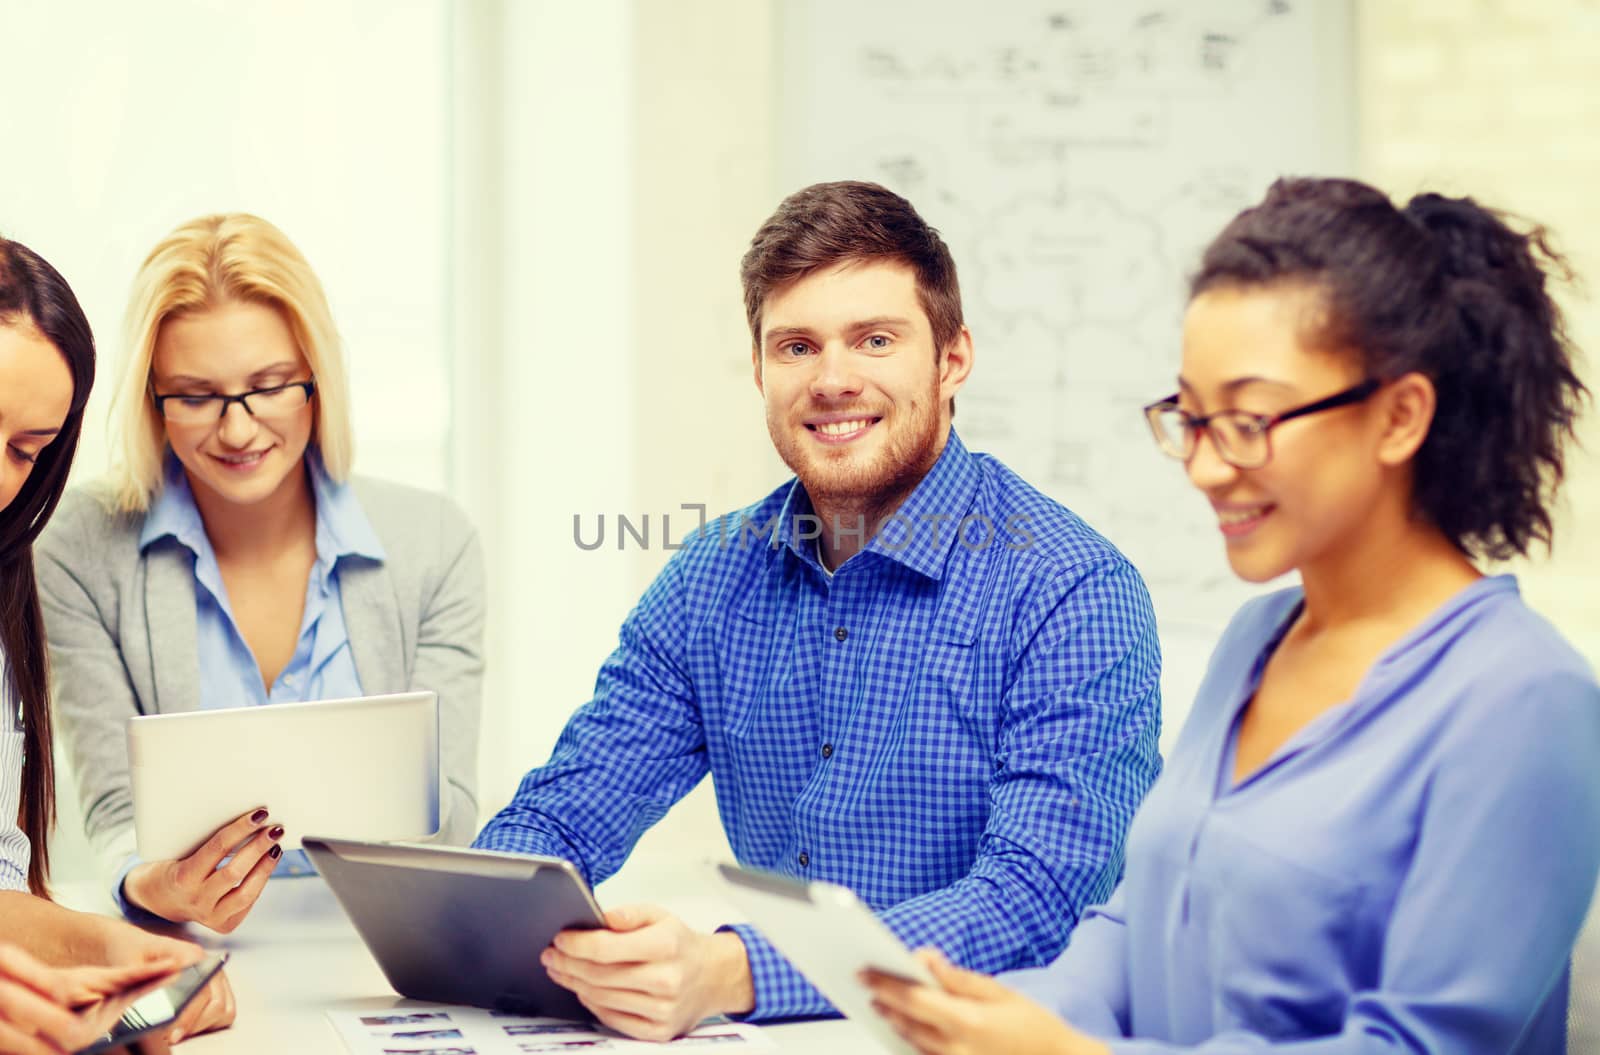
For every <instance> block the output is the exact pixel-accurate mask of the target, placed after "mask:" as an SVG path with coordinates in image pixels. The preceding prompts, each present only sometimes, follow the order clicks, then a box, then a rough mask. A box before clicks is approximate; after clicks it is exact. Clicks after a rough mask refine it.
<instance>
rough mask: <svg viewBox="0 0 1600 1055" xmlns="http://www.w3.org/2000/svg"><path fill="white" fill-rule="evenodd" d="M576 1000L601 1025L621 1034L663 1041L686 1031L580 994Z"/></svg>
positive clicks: (639, 1038) (658, 1041)
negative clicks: (620, 1009)
mask: <svg viewBox="0 0 1600 1055" xmlns="http://www.w3.org/2000/svg"><path fill="white" fill-rule="evenodd" d="M578 1000H579V1002H580V1003H582V1004H583V1006H584V1007H586V1008H588V1009H589V1013H590V1014H592V1015H594V1017H595V1018H596V1019H597V1020H598V1021H599V1022H600V1024H601V1025H603V1026H608V1027H610V1028H611V1029H614V1030H616V1031H617V1032H618V1033H621V1034H622V1035H623V1036H627V1037H634V1038H636V1039H638V1040H649V1041H655V1042H656V1043H664V1042H666V1041H669V1040H672V1039H673V1038H675V1037H677V1036H678V1034H679V1032H687V1031H686V1030H684V1031H679V1030H675V1029H674V1028H673V1027H672V1025H671V1023H669V1022H666V1021H662V1020H660V1019H653V1018H644V1017H641V1016H639V1015H635V1014H631V1013H629V1012H627V1011H618V1010H616V1009H615V1008H612V1007H609V1006H607V1005H606V1004H604V1003H601V1002H598V1001H594V1002H591V1001H590V1000H589V999H586V998H585V997H584V996H583V995H581V994H580V995H579V996H578Z"/></svg>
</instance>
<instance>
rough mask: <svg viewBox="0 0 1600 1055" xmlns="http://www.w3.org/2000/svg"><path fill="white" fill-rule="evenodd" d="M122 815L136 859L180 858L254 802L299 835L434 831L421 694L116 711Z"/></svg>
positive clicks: (427, 707)
mask: <svg viewBox="0 0 1600 1055" xmlns="http://www.w3.org/2000/svg"><path fill="white" fill-rule="evenodd" d="M128 760H129V764H130V767H131V776H132V780H133V823H134V829H135V831H136V833H137V835H138V847H139V856H140V857H142V858H144V859H145V860H146V861H162V860H168V859H172V858H180V857H187V856H188V855H189V854H191V853H193V852H194V851H195V850H197V849H198V848H199V847H200V844H201V843H203V842H205V841H206V839H208V838H210V836H211V834H212V833H213V832H215V831H216V830H217V829H218V828H220V827H222V826H223V825H224V824H227V823H228V822H229V821H231V820H233V819H235V818H236V817H238V816H239V815H240V814H243V813H248V812H249V811H250V810H252V809H255V808H256V807H258V806H265V807H267V809H268V810H270V811H271V816H272V819H273V820H274V821H276V822H277V823H279V824H281V825H283V826H284V829H285V834H284V837H283V840H282V846H283V848H284V849H285V850H293V849H297V848H298V847H299V846H300V837H301V836H302V835H304V834H306V833H307V832H316V833H317V834H319V835H346V836H353V837H359V838H363V839H382V840H388V839H424V838H427V837H428V836H431V835H433V834H435V833H437V832H438V830H439V782H440V774H439V701H438V697H436V696H435V695H434V694H433V693H431V692H406V693H396V694H394V695H391V696H364V697H359V698H356V699H349V700H322V701H319V702H316V703H274V704H268V705H265V706H260V707H236V708H232V709H229V710H217V711H189V712H185V713H182V714H157V715H144V716H140V717H136V718H130V719H128Z"/></svg>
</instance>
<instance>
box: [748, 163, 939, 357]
mask: <svg viewBox="0 0 1600 1055" xmlns="http://www.w3.org/2000/svg"><path fill="white" fill-rule="evenodd" d="M860 260H895V261H899V262H901V263H903V264H906V265H908V266H909V267H910V268H911V270H912V272H913V273H914V274H915V276H916V282H917V301H918V303H920V304H921V305H922V310H923V312H924V313H925V314H926V315H927V316H928V321H929V323H931V324H932V326H933V340H934V347H935V349H936V350H938V351H943V350H944V348H945V347H946V346H948V345H949V343H950V342H951V341H953V340H955V339H956V337H957V336H959V335H960V333H961V325H962V318H961V287H960V284H959V283H958V282H957V281H956V263H955V260H954V259H953V258H952V257H951V256H950V249H949V247H948V246H946V245H945V244H944V239H942V238H940V237H939V232H938V231H936V230H934V229H933V228H932V227H929V226H928V224H927V223H926V222H925V221H924V220H923V219H922V217H921V216H919V215H917V210H916V209H913V208H912V207H911V203H910V202H908V201H906V200H905V199H904V198H902V197H900V195H898V194H895V193H894V192H893V191H890V190H887V189H885V188H883V187H880V186H879V185H878V184H876V183H863V182H859V181H855V180H848V181H844V182H839V183H814V184H812V185H811V186H809V187H806V188H804V189H803V190H798V191H795V192H794V193H793V194H791V195H789V196H788V197H787V198H785V199H784V200H783V202H782V204H780V205H779V206H778V209H777V211H776V212H774V213H773V214H772V215H771V216H770V217H768V218H767V221H766V223H763V224H762V225H761V229H760V230H758V231H757V232H756V235H755V237H754V238H752V239H751V240H750V249H749V251H748V252H746V253H745V254H744V259H743V260H742V261H741V262H740V265H739V278H740V281H742V282H743V283H744V310H745V315H746V317H747V318H748V319H749V320H750V337H751V340H752V341H754V342H755V344H757V345H760V343H761V309H762V307H763V306H764V305H765V304H766V302H767V298H768V297H770V296H771V295H772V294H773V293H774V292H776V291H777V290H779V289H782V288H783V287H785V286H787V285H789V284H790V283H792V282H795V281H797V280H799V279H802V278H804V277H805V276H807V275H809V274H811V273H812V272H814V271H817V270H819V269H821V268H825V267H832V266H833V265H835V264H840V263H844V262H846V261H860Z"/></svg>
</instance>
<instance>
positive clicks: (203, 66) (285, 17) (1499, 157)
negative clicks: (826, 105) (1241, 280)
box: [0, 0, 1600, 893]
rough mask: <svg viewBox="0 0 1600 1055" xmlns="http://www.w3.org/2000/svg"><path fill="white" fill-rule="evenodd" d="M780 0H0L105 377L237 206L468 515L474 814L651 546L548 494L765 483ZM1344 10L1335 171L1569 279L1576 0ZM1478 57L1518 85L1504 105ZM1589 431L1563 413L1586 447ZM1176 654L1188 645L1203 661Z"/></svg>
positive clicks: (41, 163) (361, 392) (1, 182)
mask: <svg viewBox="0 0 1600 1055" xmlns="http://www.w3.org/2000/svg"><path fill="white" fill-rule="evenodd" d="M777 10H778V8H777V5H776V3H774V0H675V2H673V3H658V2H653V0H589V2H586V3H583V4H573V3H564V2H560V0H463V2H457V3H451V2H447V0H408V2H406V3H400V4H396V3H392V2H384V0H323V2H312V0H275V2H274V3H272V4H255V5H246V4H238V3H232V2H227V0H148V2H144V3H140V4H126V3H120V2H116V0H56V2H51V3H43V2H30V0H24V2H20V3H19V2H15V0H13V2H8V3H7V4H5V5H4V6H3V7H0V40H4V41H5V42H6V44H7V47H6V58H7V80H8V83H10V84H12V85H20V86H25V87H24V88H23V89H21V90H19V91H18V92H16V93H14V94H13V97H12V100H11V101H10V102H9V103H8V104H7V106H5V107H4V108H0V232H4V233H5V234H7V235H8V236H11V237H15V238H18V239H21V240H23V241H25V242H27V243H29V244H30V245H32V246H34V248H36V249H38V250H39V251H40V252H42V253H43V254H44V255H45V256H46V257H47V258H49V259H51V260H52V261H53V262H54V263H56V264H57V265H58V266H59V267H60V268H61V270H62V271H63V272H64V273H65V274H66V275H67V277H68V278H69V280H71V281H72V282H73V284H74V287H75V288H76V289H77V290H78V292H79V294H80V296H81V297H82V298H83V300H84V302H85V306H86V308H87V309H88V311H89V314H90V317H91V321H92V322H93V323H94V325H95V328H96V332H97V334H98V335H99V337H100V340H101V347H102V353H103V356H104V361H105V364H106V365H105V367H104V368H103V370H102V376H103V377H106V376H109V372H110V364H111V362H112V361H113V360H114V359H115V356H116V352H117V347H118V344H119V340H118V331H117V328H118V323H119V321H120V316H121V312H122V307H123V301H124V298H125V296H126V291H127V288H128V284H129V281H130V279H131V276H132V274H133V271H134V269H135V268H136V267H137V265H138V262H139V260H140V259H141V257H142V256H143V254H144V253H145V252H146V251H147V250H148V248H149V247H150V245H151V244H153V243H154V241H155V240H156V239H157V238H158V237H159V236H160V235H161V234H162V233H164V232H165V231H166V230H168V229H169V228H170V227H171V226H173V225H174V224H176V223H177V222H179V221H181V220H183V219H186V218H188V217H190V216H193V215H196V214H199V213H202V212H206V211H212V210H218V209H237V208H243V209H250V210H253V211H256V212H259V213H261V214H262V215H265V216H267V217H268V218H270V219H272V220H274V221H275V222H277V223H279V224H280V225H281V226H283V227H284V229H285V230H286V231H288V233H289V234H290V236H291V237H293V238H294V239H295V240H296V241H297V242H298V243H299V244H300V246H301V247H302V248H303V249H304V250H305V251H306V253H307V255H308V256H309V257H310V259H311V261H312V263H313V265H314V266H315V267H316V268H317V270H318V272H319V274H321V276H322V277H323V280H324V283H325V285H326V286H327V288H328V291H329V294H330V296H331V298H332V301H333V304H334V310H335V314H336V317H337V319H338V322H339V323H340V326H341V329H342V331H343V333H344V335H345V337H346V340H347V344H348V346H349V357H350V361H351V369H352V373H353V374H354V380H355V391H356V414H357V431H358V457H357V466H358V469H359V470H360V471H364V472H370V473H375V474H379V475H387V476H392V477H395V478H399V479H404V480H408V481H411V482H415V483H419V484H422V485H425V486H437V487H444V488H446V489H448V490H450V491H451V492H452V493H453V494H455V495H456V496H457V497H458V498H459V499H460V500H461V501H462V502H463V504H464V505H465V506H466V507H467V509H468V511H469V513H470V514H471V515H472V516H473V518H474V520H475V521H476V523H477V524H478V526H479V529H480V531H481V532H482V535H483V538H484V542H485V547H486V551H487V555H488V560H489V568H490V582H489V604H490V609H489V611H490V623H489V642H488V649H489V664H490V665H489V675H488V680H487V686H486V694H485V701H484V706H485V722H484V737H483V745H482V773H481V786H482V803H483V806H484V813H485V816H487V814H488V813H489V812H490V811H492V810H493V809H495V808H496V807H498V806H499V805H500V804H501V803H502V802H503V801H504V800H505V799H506V798H507V797H508V796H509V795H510V794H511V792H512V790H513V788H514V786H515V783H516V780H517V779H518V777H520V775H521V774H522V772H524V771H525V770H526V769H527V768H528V767H529V766H531V765H533V764H536V763H537V762H539V761H542V759H543V758H544V757H545V755H546V754H547V753H548V751H549V748H550V746H551V744H552V743H553V742H554V740H555V737H556V735H557V734H558V732H559V730H560V728H561V725H562V724H563V722H564V721H565V719H566V717H567V715H568V714H569V713H570V711H571V710H572V709H573V707H575V706H577V705H578V704H580V703H581V702H582V701H583V700H585V699H586V698H587V697H588V694H589V692H590V689H591V687H592V683H593V679H594V674H595V671H596V669H597V668H598V665H599V663H600V661H601V660H602V659H603V657H604V656H605V654H606V653H607V652H608V651H609V649H610V648H611V647H612V645H613V643H614V641H615V636H616V630H617V626H618V624H619V623H620V622H621V620H622V618H623V616H624V615H625V614H626V612H627V610H628V608H629V607H630V606H631V604H632V603H633V602H634V601H635V600H636V599H637V597H638V595H639V592H640V591H641V590H642V589H643V587H644V585H645V584H646V583H647V582H648V581H649V579H650V578H651V576H653V575H654V573H655V572H656V571H657V570H658V569H659V567H660V565H661V564H662V563H663V562H664V560H665V559H666V557H667V555H668V554H667V553H666V551H665V550H663V549H661V548H660V547H659V545H657V546H656V547H655V548H653V549H651V550H650V551H647V552H645V551H640V550H638V549H636V548H630V549H628V550H626V551H622V552H619V551H617V550H616V549H615V548H614V545H609V544H608V546H607V547H605V548H604V549H602V550H600V551H596V552H592V553H591V552H584V551H581V550H579V549H578V548H577V546H576V545H575V544H574V543H573V541H572V517H573V515H574V514H578V515H580V516H583V517H584V518H585V522H586V523H593V520H594V518H595V517H596V516H599V515H601V514H604V515H606V516H607V517H609V518H614V517H615V516H617V515H618V514H623V513H626V514H629V515H630V516H635V517H638V516H645V515H648V516H650V517H652V518H654V519H656V522H657V524H658V525H659V517H660V515H661V514H662V513H676V512H677V511H678V510H679V507H680V506H681V505H682V504H683V503H704V504H706V505H707V506H708V507H709V508H710V509H711V510H712V511H713V512H716V511H721V510H726V509H730V508H733V507H735V506H738V505H741V504H744V503H746V502H748V501H750V500H752V499H753V498H754V497H755V496H757V495H759V494H761V493H764V492H765V491H766V490H768V489H769V488H770V487H772V486H773V485H774V484H775V483H776V482H777V481H778V480H779V479H781V478H782V476H783V475H784V473H783V470H782V467H781V465H780V464H779V463H778V461H777V459H776V458H775V456H774V455H773V453H772V451H771V448H770V444H769V442H768V440H767V437H766V434H765V430H764V428H763V426H762V421H761V413H760V408H759V402H758V400H757V397H756V395H755V393H754V391H753V388H752V386H751V385H750V381H749V377H748V335H747V333H746V332H745V329H744V320H743V312H742V305H741V303H740V299H739V289H738V281H737V264H738V258H739V256H740V255H741V254H742V252H743V250H744V247H745V244H746V242H747V241H748V238H749V235H750V234H751V233H752V232H753V231H754V229H755V227H756V225H757V224H758V223H759V222H760V221H761V219H762V218H764V217H765V216H766V215H767V213H768V212H769V211H770V210H771V208H772V207H773V206H774V205H775V204H776V203H777V201H778V199H779V198H780V197H781V196H782V195H783V194H784V193H785V192H787V191H789V190H792V189H793V188H792V187H787V186H782V185H780V183H779V180H778V177H777V175H776V158H777V156H778V154H779V153H780V150H779V146H780V141H781V137H782V135H783V129H782V128H780V127H777V125H776V123H775V120H774V112H775V94H776V90H777V86H778V84H779V82H780V79H781V78H783V77H784V76H785V75H786V71H788V70H789V69H791V68H792V64H793V63H795V62H804V61H805V60H806V59H805V55H804V54H801V53H796V52H795V51H794V49H793V47H792V46H791V45H790V44H789V43H786V42H784V41H781V40H779V39H777V28H776V25H775V23H776V13H777ZM1360 10H1361V23H1360V27H1359V39H1358V50H1359V52H1360V53H1361V54H1362V55H1363V67H1362V80H1361V86H1360V88H1359V100H1358V101H1359V103H1360V105H1361V110H1362V125H1361V129H1362V132H1361V135H1362V139H1361V145H1362V157H1363V171H1364V172H1365V173H1366V174H1367V175H1368V176H1369V177H1370V178H1373V179H1376V180H1377V181H1379V182H1380V183H1382V184H1383V185H1385V186H1386V187H1388V188H1389V189H1391V190H1396V191H1401V190H1409V189H1414V188H1415V187H1417V186H1420V185H1423V184H1428V185H1437V184H1441V183H1443V184H1444V185H1446V186H1452V187H1458V188H1460V189H1468V190H1472V191H1475V192H1481V193H1482V194H1483V195H1484V196H1485V197H1486V198H1490V199H1491V200H1496V201H1504V202H1506V203H1509V204H1511V205H1513V206H1514V207H1516V208H1518V209H1520V210H1523V211H1526V212H1528V213H1530V214H1532V215H1534V216H1537V217H1539V218H1540V219H1544V220H1547V221H1548V222H1550V223H1551V224H1552V225H1553V226H1555V227H1556V229H1557V231H1558V232H1559V233H1560V234H1561V235H1563V237H1564V241H1565V243H1566V244H1567V245H1568V246H1569V248H1571V249H1572V250H1573V251H1574V259H1575V262H1576V263H1577V264H1578V265H1579V266H1580V268H1581V269H1583V270H1584V271H1586V272H1587V273H1588V274H1589V275H1590V281H1591V284H1592V283H1593V282H1595V281H1600V244H1597V243H1596V242H1595V234H1594V232H1596V231H1600V217H1597V216H1595V215H1594V206H1593V201H1592V191H1591V188H1592V187H1593V186H1595V185H1596V184H1597V182H1600V175H1597V170H1596V164H1597V160H1596V155H1595V153H1594V143H1593V136H1592V135H1591V134H1590V133H1589V130H1592V129H1593V128H1594V127H1595V118H1596V117H1597V116H1600V115H1597V114H1596V113H1595V112H1594V109H1593V108H1594V106H1595V105H1596V102H1595V100H1596V99H1600V93H1597V92H1595V91H1593V90H1592V88H1593V83H1592V76H1593V75H1592V73H1590V72H1589V63H1588V59H1587V56H1589V55H1592V54H1593V50H1592V47H1591V45H1593V43H1594V42H1595V39H1596V32H1597V30H1596V27H1595V21H1596V20H1595V17H1594V8H1593V5H1592V4H1590V3H1586V2H1584V0H1564V2H1563V3H1561V4H1558V5H1555V6H1553V7H1552V8H1550V10H1549V11H1547V12H1546V11H1544V8H1542V7H1541V8H1540V9H1539V10H1540V11H1541V12H1544V13H1543V14H1536V13H1533V11H1532V9H1525V8H1523V7H1522V6H1520V5H1513V4H1510V3H1508V2H1498V3H1492V2H1487V0H1486V2H1485V3H1480V4H1472V5H1465V4H1460V3H1458V2H1457V0H1383V2H1379V0H1366V2H1363V3H1362V4H1361V5H1360ZM914 28H915V27H907V32H913V31H914ZM19 42H21V43H20V44H19ZM1508 64H1509V65H1508ZM1485 68H1493V69H1500V70H1502V72H1501V73H1500V74H1498V75H1497V76H1496V77H1485V76H1481V75H1480V74H1479V73H1478V72H1477V71H1479V70H1481V69H1485ZM1534 68H1537V69H1538V71H1539V73H1538V76H1537V77H1536V78H1535V77H1532V76H1530V75H1528V72H1527V71H1528V70H1530V69H1534ZM1510 78H1520V79H1518V80H1517V82H1516V90H1515V91H1511V90H1502V87H1501V82H1502V81H1506V80H1507V79H1510ZM1483 114H1498V115H1500V117H1499V118H1498V119H1497V120H1495V121H1492V122H1491V121H1487V120H1486V119H1484V118H1483V116H1482V115H1483ZM1571 305H1572V309H1573V312H1574V314H1573V321H1574V333H1575V335H1576V336H1577V337H1578V338H1579V339H1580V341H1581V342H1583V343H1592V342H1593V341H1594V340H1595V338H1596V337H1597V336H1600V329H1597V326H1596V317H1595V314H1594V308H1593V304H1592V302H1587V301H1579V300H1572V301H1571ZM1592 359H1593V357H1592V356H1591V369H1590V371H1589V377H1590V378H1591V380H1592V381H1593V380H1596V379H1600V378H1597V375H1596V374H1595V373H1594V370H1593V369H1592ZM108 390H109V385H108V384H106V383H104V382H102V385H101V386H100V388H99V389H98V392H97V396H96V399H95V401H94V403H93V404H92V411H91V414H92V417H91V422H90V428H89V430H88V434H87V436H86V440H85V448H84V457H83V467H84V469H85V470H89V471H96V470H98V469H99V468H100V467H101V466H102V465H103V464H104V455H105V436H104V431H103V411H104V406H105V396H106V394H107V392H108ZM1597 427H1600V416H1597V415H1591V416H1590V418H1589V419H1588V421H1587V422H1586V424H1585V429H1586V430H1587V431H1586V434H1587V436H1588V437H1589V446H1590V448H1591V449H1600V433H1596V431H1595V430H1596V428H1597ZM1567 494H1568V505H1567V507H1566V513H1565V515H1564V519H1563V523H1562V535H1561V539H1560V544H1559V546H1558V550H1557V556H1556V559H1555V560H1554V561H1539V562H1535V563H1533V564H1531V565H1529V566H1527V567H1526V569H1525V576H1526V581H1527V585H1528V589H1529V593H1530V596H1532V597H1533V599H1534V601H1535V603H1536V604H1537V605H1538V606H1539V607H1540V608H1541V609H1542V610H1544V611H1545V612H1546V613H1547V614H1548V615H1550V616H1551V618H1552V619H1554V620H1555V621H1556V623H1557V624H1558V625H1560V626H1561V627H1562V628H1563V629H1564V630H1566V632H1567V633H1569V634H1570V635H1572V636H1573V637H1574V639H1575V641H1577V643H1578V644H1579V647H1580V648H1582V649H1583V650H1584V651H1585V652H1586V654H1588V655H1589V656H1590V658H1591V659H1594V660H1597V661H1600V623H1597V622H1596V620H1597V619H1600V614H1597V613H1600V605H1596V604H1595V603H1594V602H1593V601H1592V600H1591V599H1592V598H1593V597H1594V596H1596V595H1597V593H1600V578H1597V576H1600V551H1597V550H1596V548H1595V539H1596V538H1600V535H1596V533H1595V532H1594V530H1593V523H1594V521H1595V518H1596V517H1597V516H1600V475H1597V473H1596V470H1595V462H1594V461H1593V458H1592V456H1590V457H1589V458H1588V459H1582V458H1580V459H1579V460H1578V461H1577V463H1576V464H1575V466H1574V473H1573V480H1572V482H1571V485H1570V486H1569V488H1568V492H1567ZM613 522H614V521H613ZM678 524H679V522H675V524H674V528H675V530H676V529H677V528H678ZM1584 525H1589V529H1588V530H1587V532H1586V531H1585V530H1584ZM613 541H614V540H613ZM1169 647H1170V646H1169ZM1179 647H1180V648H1181V649H1183V650H1184V651H1183V656H1184V660H1183V661H1184V662H1188V663H1190V664H1198V663H1199V662H1200V661H1201V659H1202V658H1203V655H1204V652H1205V651H1206V649H1207V647H1208V646H1207V645H1206V644H1205V643H1200V642H1188V641H1187V640H1185V641H1184V642H1179ZM69 827H70V825H69ZM723 845H724V844H723V842H722V839H721V836H720V832H719V830H718V827H717V824H716V818H715V814H714V811H713V809H712V804H711V801H710V798H709V794H708V789H702V790H701V792H699V793H697V794H696V795H695V796H693V797H692V798H691V801H690V802H689V803H688V804H687V805H686V807H685V808H683V809H681V810H679V811H675V813H674V814H673V815H672V816H671V817H669V818H668V820H667V821H666V822H664V824H663V825H662V826H661V828H660V829H659V830H658V831H657V832H655V833H652V834H651V835H650V836H648V837H647V838H646V841H645V844H644V846H643V847H642V849H641V853H640V856H639V859H638V860H637V861H636V862H635V863H634V864H633V865H630V868H629V869H628V870H627V871H626V872H625V873H624V877H622V878H621V879H619V881H618V882H619V883H622V884H624V886H625V887H626V889H627V890H628V892H630V893H632V892H637V891H641V890H642V888H643V887H644V886H647V885H648V884H647V882H646V881H645V880H644V879H640V878H638V877H640V876H648V875H651V874H656V873H658V872H660V871H661V870H667V869H672V868H676V867H679V866H680V865H682V864H683V863H684V862H685V861H689V860H694V859H697V858H699V857H701V856H704V855H705V854H708V853H716V852H719V851H720V850H721V849H722V847H723ZM629 883H631V884H633V885H631V886H627V884H629Z"/></svg>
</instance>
